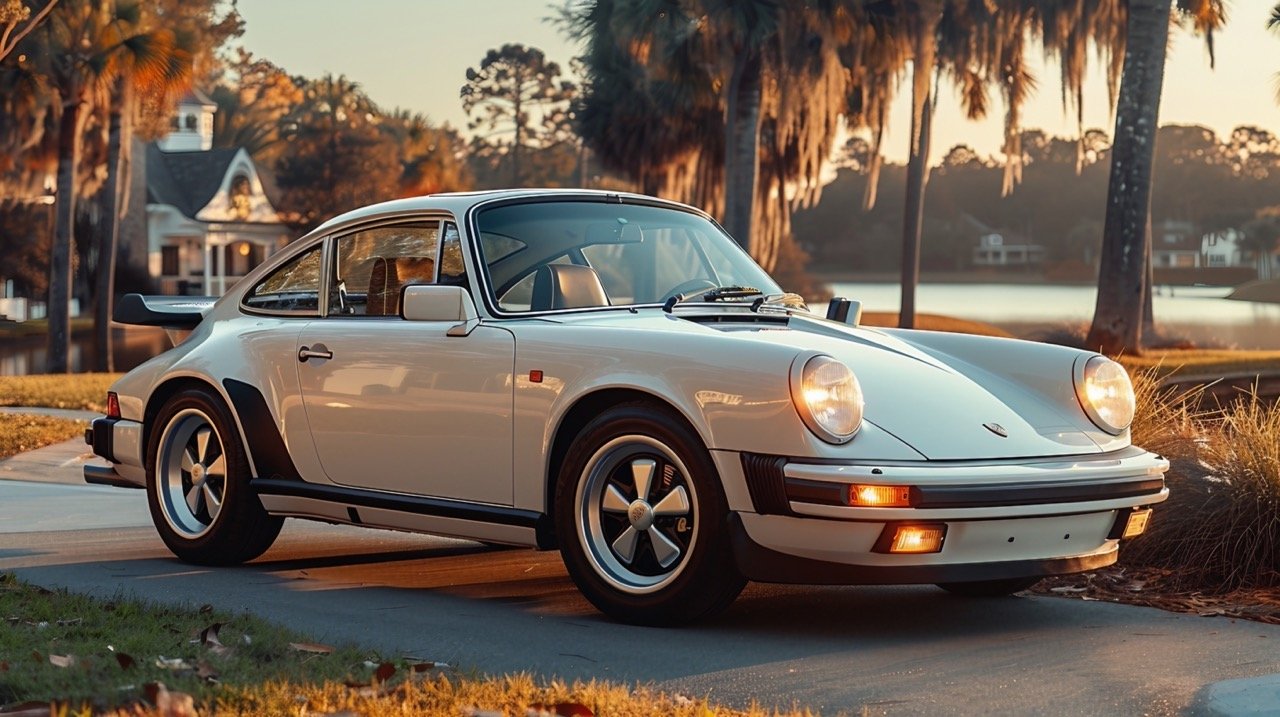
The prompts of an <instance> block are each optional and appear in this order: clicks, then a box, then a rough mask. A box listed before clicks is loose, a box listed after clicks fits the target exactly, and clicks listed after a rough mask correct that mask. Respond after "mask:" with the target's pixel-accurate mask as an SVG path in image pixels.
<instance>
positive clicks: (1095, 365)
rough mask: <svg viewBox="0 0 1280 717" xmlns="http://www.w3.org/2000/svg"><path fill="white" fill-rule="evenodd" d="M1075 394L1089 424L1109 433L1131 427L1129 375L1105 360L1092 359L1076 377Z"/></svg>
mask: <svg viewBox="0 0 1280 717" xmlns="http://www.w3.org/2000/svg"><path fill="white" fill-rule="evenodd" d="M1076 393H1077V394H1078V395H1079V397H1080V405H1081V406H1083V407H1084V412H1085V413H1086V414H1087V415H1088V416H1089V420H1091V421H1093V422H1094V424H1096V425H1097V426H1098V428H1101V429H1102V430H1104V431H1106V432H1108V433H1114V434H1120V433H1123V432H1124V430H1125V429H1126V428H1128V427H1129V424H1130V423H1133V410H1134V397H1133V383H1132V382H1131V381H1130V380H1129V372H1128V371H1125V370H1124V367H1123V366H1121V365H1120V364H1118V363H1116V362H1115V361H1112V360H1111V359H1109V358H1106V357H1105V356H1094V357H1093V358H1091V359H1089V360H1088V361H1086V362H1085V364H1084V371H1083V372H1082V373H1081V374H1080V375H1078V376H1077V377H1076Z"/></svg>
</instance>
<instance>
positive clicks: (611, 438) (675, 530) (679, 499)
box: [555, 403, 746, 625]
mask: <svg viewBox="0 0 1280 717" xmlns="http://www.w3.org/2000/svg"><path fill="white" fill-rule="evenodd" d="M646 473H647V475H648V476H649V478H642V477H640V476H642V475H643V474H646ZM641 483H643V484H644V486H646V487H647V488H648V491H647V494H646V495H644V496H641V495H639V493H640V490H639V489H640V487H641ZM626 501H630V502H629V503H626V508H622V509H620V507H621V503H623V502H626ZM640 503H643V504H644V505H643V506H641V505H639V504H640ZM728 513H729V509H728V504H727V503H726V501H725V497H724V489H723V488H722V487H721V485H720V477H719V474H718V473H717V472H716V469H715V464H714V463H712V461H711V456H710V455H709V454H708V453H707V449H706V448H705V447H704V446H703V445H702V442H701V440H699V438H698V437H697V435H695V434H694V433H693V431H692V430H691V429H690V428H688V427H687V425H686V424H685V422H684V421H683V420H682V419H681V418H679V417H678V416H675V415H673V414H672V413H670V412H669V411H666V410H662V409H660V408H657V407H655V406H652V405H649V404H646V403H629V404H622V405H619V406H616V407H614V408H611V409H609V410H607V411H605V412H604V413H602V414H600V415H599V416H597V417H596V418H595V419H594V420H592V421H591V422H590V423H588V424H587V425H586V426H585V427H584V428H583V429H582V431H581V432H580V433H579V434H578V436H577V437H576V438H575V440H574V442H573V445H572V446H571V447H570V449H569V452H568V454H567V455H566V456H565V460H564V464H563V466H562V467H561V470H560V475H559V476H558V480H557V482H556V493H555V524H556V535H557V536H558V539H559V543H560V553H561V555H562V556H563V558H564V562H565V566H566V567H567V568H568V570H569V575H570V576H571V577H572V578H573V580H574V582H575V583H577V585H578V588H579V589H580V590H581V591H582V593H583V594H584V595H585V596H586V597H587V599H588V600H589V601H591V604H593V605H595V606H596V608H598V609H599V610H600V611H601V612H603V613H605V614H606V615H608V616H610V617H612V618H614V619H615V620H619V621H621V622H627V623H632V624H638V625H677V624H681V623H686V622H690V621H693V620H697V619H700V618H704V617H707V616H710V615H712V614H714V613H717V612H720V611H721V610H723V609H725V608H726V607H728V606H729V604H730V603H731V602H733V600H734V598H736V597H737V596H738V593H740V592H741V591H742V588H743V587H744V586H745V585H746V579H745V578H743V577H742V576H741V575H740V574H739V573H738V571H737V569H736V568H735V566H734V562H733V559H732V555H731V553H730V545H729V535H728V529H727V526H726V520H727V518H728ZM637 516H638V517H637ZM637 521H638V522H637ZM637 526H640V527H637ZM628 531H631V533H633V535H632V537H630V538H627V537H625V535H624V534H627V533H628ZM623 544H625V545H627V546H629V547H630V557H629V558H627V557H624V556H625V554H626V553H627V548H626V547H622V548H621V549H619V546H620V545H623ZM673 548H674V549H675V550H677V551H678V552H677V553H672V550H673ZM668 561H669V562H668Z"/></svg>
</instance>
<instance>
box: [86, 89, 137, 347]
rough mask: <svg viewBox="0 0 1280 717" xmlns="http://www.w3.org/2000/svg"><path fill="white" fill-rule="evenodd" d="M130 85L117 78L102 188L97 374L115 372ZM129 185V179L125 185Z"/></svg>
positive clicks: (95, 325)
mask: <svg viewBox="0 0 1280 717" xmlns="http://www.w3.org/2000/svg"><path fill="white" fill-rule="evenodd" d="M127 92H128V85H127V83H126V82H125V80H124V78H123V77H117V78H116V80H115V85H114V86H113V87H112V88H111V109H110V116H111V118H110V121H109V122H108V125H107V127H108V129H107V181H106V183H105V184H104V185H103V187H102V203H103V212H102V216H103V218H104V219H105V220H106V225H105V226H104V227H103V231H102V233H101V234H100V235H99V236H98V265H97V267H96V268H95V269H96V270H95V276H94V287H96V290H95V291H94V294H95V295H96V297H97V298H96V300H95V301H94V306H93V349H94V357H95V358H94V370H96V371H104V372H111V371H115V358H114V356H113V353H114V352H113V350H112V349H113V347H112V345H111V343H112V342H111V308H112V306H113V305H114V304H115V274H116V272H115V269H116V251H117V248H118V246H119V243H120V210H121V206H120V187H121V179H122V174H123V170H124V156H123V154H122V152H121V151H120V148H121V146H122V143H123V142H124V137H123V135H124V134H125V132H124V126H123V125H124V118H125V112H126V108H127V106H128V98H127V96H126V94H127ZM125 183H126V184H127V179H126V181H125Z"/></svg>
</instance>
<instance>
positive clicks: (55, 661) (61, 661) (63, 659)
mask: <svg viewBox="0 0 1280 717" xmlns="http://www.w3.org/2000/svg"><path fill="white" fill-rule="evenodd" d="M49 664H51V665H53V666H54V667H71V666H72V665H74V664H76V658H75V656H74V655H49Z"/></svg>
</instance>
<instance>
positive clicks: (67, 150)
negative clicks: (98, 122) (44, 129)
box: [48, 99, 81, 373]
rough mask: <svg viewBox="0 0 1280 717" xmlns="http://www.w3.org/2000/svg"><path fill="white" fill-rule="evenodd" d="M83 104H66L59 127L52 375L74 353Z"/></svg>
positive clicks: (51, 282)
mask: <svg viewBox="0 0 1280 717" xmlns="http://www.w3.org/2000/svg"><path fill="white" fill-rule="evenodd" d="M80 109H81V107H80V102H79V100H78V99H77V100H75V101H72V102H69V103H67V106H66V107H64V108H63V110H62V118H61V120H60V121H59V124H58V188H57V190H56V192H57V210H56V213H55V218H54V230H53V246H51V247H50V249H49V307H48V315H49V366H48V371H49V373H67V371H68V370H69V369H70V364H69V362H68V355H69V354H70V351H71V253H72V248H73V247H74V246H75V235H74V232H75V218H76V194H75V177H76V166H77V165H78V164H79V163H80Z"/></svg>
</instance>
